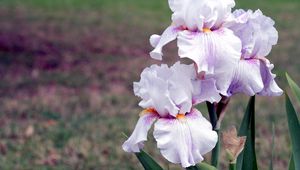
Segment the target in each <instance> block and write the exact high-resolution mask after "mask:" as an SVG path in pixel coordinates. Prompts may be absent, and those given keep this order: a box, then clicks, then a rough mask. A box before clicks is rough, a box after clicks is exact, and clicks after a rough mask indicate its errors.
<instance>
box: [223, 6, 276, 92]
mask: <svg viewBox="0 0 300 170" xmlns="http://www.w3.org/2000/svg"><path fill="white" fill-rule="evenodd" d="M232 16H233V18H234V20H233V21H232V22H231V23H230V24H229V25H230V26H229V28H230V29H231V30H233V31H234V33H235V35H237V36H238V37H239V38H240V39H241V41H242V51H241V52H242V55H241V59H240V61H239V64H238V67H237V68H236V69H235V71H234V72H235V73H234V76H233V79H232V82H231V85H230V87H229V89H228V95H232V94H235V93H240V92H241V93H245V94H247V95H250V96H253V95H255V94H258V95H264V96H279V95H281V94H282V90H281V89H280V88H279V87H278V85H277V84H276V82H275V80H274V79H275V77H276V76H275V74H272V72H271V70H272V69H273V67H274V65H273V64H271V63H270V61H269V60H268V59H267V58H266V56H267V55H268V54H269V53H270V51H271V49H272V46H273V45H275V44H276V43H277V40H278V32H277V30H276V29H275V27H274V21H273V20H272V19H271V18H269V17H266V16H265V15H263V13H262V12H261V11H260V10H256V11H255V12H253V11H252V10H248V11H244V10H241V9H240V10H236V11H234V12H233V15H232Z"/></svg>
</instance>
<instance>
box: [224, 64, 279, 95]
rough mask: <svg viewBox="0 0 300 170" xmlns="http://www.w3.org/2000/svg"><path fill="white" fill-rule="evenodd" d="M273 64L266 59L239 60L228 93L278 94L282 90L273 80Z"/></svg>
mask: <svg viewBox="0 0 300 170" xmlns="http://www.w3.org/2000/svg"><path fill="white" fill-rule="evenodd" d="M272 69H273V65H272V64H270V62H269V61H268V60H267V59H265V58H264V59H249V60H241V61H240V62H239V66H238V69H237V70H236V71H235V76H234V79H233V81H232V83H231V85H230V87H229V90H228V94H229V96H230V95H233V94H236V93H245V94H246V95H249V96H253V95H255V94H258V95H263V96H279V95H281V94H282V90H281V89H280V88H279V87H278V85H277V84H276V82H275V80H274V79H275V77H276V76H275V75H274V74H272V72H271V70H272Z"/></svg>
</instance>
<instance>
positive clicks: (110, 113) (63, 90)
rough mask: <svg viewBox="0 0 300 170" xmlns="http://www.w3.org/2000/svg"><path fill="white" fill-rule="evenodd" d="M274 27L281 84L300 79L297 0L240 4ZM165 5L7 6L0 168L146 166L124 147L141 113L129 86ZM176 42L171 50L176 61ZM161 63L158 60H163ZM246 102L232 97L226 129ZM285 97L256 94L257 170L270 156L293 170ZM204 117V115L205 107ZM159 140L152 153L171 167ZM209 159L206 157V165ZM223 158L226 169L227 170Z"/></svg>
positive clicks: (1, 21) (152, 0)
mask: <svg viewBox="0 0 300 170" xmlns="http://www.w3.org/2000/svg"><path fill="white" fill-rule="evenodd" d="M236 4H237V8H244V9H258V8H259V9H261V10H262V11H263V13H264V14H265V15H267V16H270V17H272V18H273V19H274V20H275V21H276V28H277V29H278V31H279V42H278V45H276V46H275V47H274V48H273V51H272V53H271V54H270V55H269V56H268V57H269V59H270V60H271V61H272V62H273V63H274V64H275V69H274V71H273V72H274V73H276V74H277V82H278V83H279V85H280V86H281V87H282V88H283V89H285V88H286V87H287V85H286V80H285V78H284V74H285V72H286V71H287V72H288V73H289V74H290V75H291V77H292V78H294V79H295V80H296V82H298V83H300V74H299V73H300V60H299V57H300V29H299V27H300V20H299V18H300V1H299V0H284V1H283V0H237V1H236ZM170 15H171V12H170V10H169V8H168V4H167V0H85V1H83V0H0V169H1V170H11V169H14V170H27V169H28V170H29V169H30V170H32V169H39V170H43V169H53V170H59V169H61V170H62V169H64V170H65V169H84V170H87V169H103V170H106V169H107V170H119V169H125V170H127V169H141V168H142V167H141V166H140V164H139V163H138V161H137V159H136V158H135V156H134V154H128V153H125V152H124V151H123V150H122V149H121V144H122V142H124V141H125V138H124V137H123V135H122V132H124V133H125V134H127V135H130V133H131V132H132V130H133V128H134V126H135V123H136V120H137V119H138V114H139V112H140V111H141V108H139V107H138V106H137V103H138V101H139V99H138V98H137V97H135V96H134V95H133V92H132V82H133V81H138V80H139V74H140V72H141V71H142V70H143V68H144V67H146V66H149V65H150V64H153V63H155V62H156V61H154V60H153V59H151V58H150V57H149V55H148V53H149V51H150V50H151V47H150V45H149V43H148V38H149V36H150V35H151V34H153V33H158V34H160V33H161V32H162V31H163V30H164V29H165V28H166V27H167V26H168V25H169V24H170V22H171V21H170ZM176 50H177V49H176V44H175V43H172V44H171V45H168V46H167V47H166V48H165V51H168V52H165V55H166V57H165V58H164V61H163V62H165V63H168V64H172V63H174V62H175V61H176V60H177V59H178V57H177V55H176V54H177V51H176ZM156 63H158V62H156ZM247 101H248V97H247V96H244V95H237V96H235V97H233V98H232V100H231V103H230V105H229V108H228V112H227V115H226V117H225V120H224V122H223V125H222V128H223V129H227V128H228V127H229V126H231V125H235V126H237V128H238V127H239V124H240V123H241V119H242V117H243V112H244V110H245V108H246V104H247ZM283 102H284V97H283V96H281V97H274V98H267V97H257V106H256V117H257V119H256V126H257V129H256V136H257V141H256V142H257V143H256V150H257V154H258V155H257V158H258V163H259V167H260V169H267V167H268V164H269V160H270V156H271V145H270V143H271V140H272V132H271V129H272V128H271V127H272V123H274V124H275V132H276V136H275V151H276V152H275V157H274V159H275V160H274V163H275V169H286V168H287V164H288V160H289V157H290V151H289V150H290V142H289V136H288V130H287V123H286V116H285V110H284V104H283ZM201 110H202V113H203V114H204V115H205V116H206V117H207V111H206V109H205V106H204V105H203V106H202V109H201ZM151 136H152V135H149V141H150V142H148V143H147V144H146V148H145V150H146V151H147V152H149V153H150V154H151V155H153V156H154V157H155V159H157V160H159V161H160V163H161V164H163V165H164V166H165V167H167V166H169V168H170V169H180V167H179V166H174V165H169V164H168V162H167V161H165V160H164V159H163V158H162V157H161V156H160V154H159V152H158V150H157V149H155V142H154V140H153V137H151ZM207 161H209V157H208V159H207ZM225 162H226V161H225V159H224V153H223V159H222V166H221V167H222V168H221V169H225V167H226V164H225Z"/></svg>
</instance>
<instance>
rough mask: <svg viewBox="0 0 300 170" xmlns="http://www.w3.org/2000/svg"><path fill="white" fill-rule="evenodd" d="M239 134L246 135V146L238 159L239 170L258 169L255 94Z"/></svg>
mask: <svg viewBox="0 0 300 170" xmlns="http://www.w3.org/2000/svg"><path fill="white" fill-rule="evenodd" d="M238 135H239V136H246V142H245V147H244V150H243V151H242V153H241V154H240V155H239V156H238V159H237V169H238V170H257V161H256V154H255V96H252V97H251V98H250V100H249V102H248V106H247V109H246V112H245V115H244V118H243V121H242V124H241V126H240V129H239V133H238Z"/></svg>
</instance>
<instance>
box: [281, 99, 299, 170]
mask: <svg viewBox="0 0 300 170" xmlns="http://www.w3.org/2000/svg"><path fill="white" fill-rule="evenodd" d="M285 97H286V113H287V119H288V127H289V133H290V138H291V143H292V153H293V160H294V165H295V169H300V135H299V131H300V125H299V119H298V117H297V113H296V111H295V108H294V106H293V104H292V102H291V100H290V98H289V96H288V95H287V94H286V95H285Z"/></svg>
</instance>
